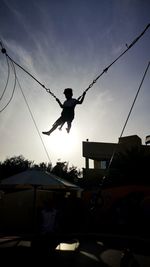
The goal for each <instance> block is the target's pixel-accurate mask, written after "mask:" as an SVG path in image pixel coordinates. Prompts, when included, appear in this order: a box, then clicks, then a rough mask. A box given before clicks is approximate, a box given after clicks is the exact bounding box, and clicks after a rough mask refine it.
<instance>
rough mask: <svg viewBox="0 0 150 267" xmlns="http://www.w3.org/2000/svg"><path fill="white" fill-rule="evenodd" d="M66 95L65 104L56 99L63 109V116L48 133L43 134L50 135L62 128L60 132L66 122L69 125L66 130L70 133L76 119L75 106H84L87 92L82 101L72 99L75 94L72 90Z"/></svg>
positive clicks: (66, 90)
mask: <svg viewBox="0 0 150 267" xmlns="http://www.w3.org/2000/svg"><path fill="white" fill-rule="evenodd" d="M64 94H65V97H66V100H65V102H64V103H63V104H62V103H61V102H60V100H59V99H58V98H56V101H57V102H58V104H59V105H60V107H61V108H62V109H63V110H62V112H61V116H60V117H59V119H58V120H57V121H55V123H54V124H53V126H52V128H51V129H50V130H49V131H47V132H42V133H43V134H46V135H50V134H51V133H52V132H53V131H54V130H55V129H56V128H57V127H58V126H60V127H59V130H61V129H62V127H63V125H64V124H65V122H66V123H67V128H66V130H67V132H68V133H69V132H70V129H71V123H72V121H73V119H74V115H75V113H74V109H75V106H76V105H77V104H82V102H83V100H84V97H85V94H86V92H84V93H83V95H82V97H81V99H80V100H79V98H78V99H75V98H72V96H73V92H72V89H71V88H66V89H65V90H64Z"/></svg>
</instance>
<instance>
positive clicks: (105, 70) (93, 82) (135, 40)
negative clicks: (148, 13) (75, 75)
mask: <svg viewBox="0 0 150 267" xmlns="http://www.w3.org/2000/svg"><path fill="white" fill-rule="evenodd" d="M149 27H150V24H148V25H147V26H146V28H145V29H144V31H143V32H142V33H141V34H140V35H139V36H138V37H137V38H135V39H134V41H133V42H132V43H131V44H130V45H129V46H128V45H127V49H126V50H125V51H124V52H122V53H121V54H120V55H119V56H118V57H117V58H116V59H115V60H114V61H113V62H112V63H111V64H110V65H108V66H107V67H106V68H105V69H104V70H103V71H102V72H101V73H100V74H99V75H98V76H97V77H96V78H95V79H94V80H93V81H92V83H91V84H90V85H89V86H88V87H87V88H86V89H85V90H84V92H83V94H84V93H86V92H87V91H88V90H89V89H90V88H91V87H92V86H93V85H94V84H95V83H96V82H97V80H98V79H99V78H100V77H101V76H102V75H103V74H104V73H106V72H107V71H108V69H109V68H110V67H111V66H112V65H113V64H114V63H115V62H116V61H117V60H118V59H120V58H121V57H122V56H123V55H124V54H125V53H126V52H127V51H128V50H129V49H130V48H131V47H132V46H133V45H135V44H136V42H137V41H138V40H139V39H140V38H141V37H142V36H143V35H144V33H145V32H146V31H147V29H148V28H149ZM83 94H82V95H83ZM82 95H81V96H79V98H78V99H80V98H81V97H82Z"/></svg>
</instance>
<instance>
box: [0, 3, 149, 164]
mask: <svg viewBox="0 0 150 267" xmlns="http://www.w3.org/2000/svg"><path fill="white" fill-rule="evenodd" d="M149 23H150V1H149V0H30V1H28V0H26V1H20V0H0V39H1V40H2V41H3V44H4V46H5V48H6V50H7V53H8V55H9V56H10V57H11V58H13V59H14V60H15V61H16V62H17V63H19V64H20V65H21V66H23V67H24V68H25V69H26V70H28V71H29V72H30V73H31V74H32V75H34V76H35V77H36V78H37V79H38V80H39V81H41V83H43V84H44V85H45V86H46V87H47V88H50V89H51V91H52V92H53V93H54V94H55V95H56V96H57V97H58V98H59V99H60V100H61V101H62V102H63V101H64V100H65V98H64V95H63V90H64V88H66V87H71V88H73V93H74V97H75V98H77V97H78V96H80V95H81V94H82V93H83V91H84V90H85V89H86V88H87V87H88V86H89V84H90V83H91V82H92V81H93V79H94V78H96V77H97V76H98V75H99V74H100V73H101V72H102V71H103V69H104V68H105V67H106V66H108V65H109V64H110V63H111V62H112V61H113V60H114V59H115V58H117V57H118V56H119V55H120V54H121V53H122V52H123V51H124V50H125V49H126V44H130V43H131V42H132V41H133V40H134V39H135V38H136V37H137V36H138V35H139V34H140V33H141V32H142V31H143V30H144V29H145V27H146V26H147V25H148V24H149ZM149 60H150V28H149V29H148V30H147V31H146V33H145V34H144V35H143V37H142V38H141V39H140V40H139V41H138V42H137V43H136V44H135V45H134V46H133V47H132V48H131V49H130V50H129V51H128V52H127V53H125V54H124V56H123V57H121V59H119V60H118V61H117V62H116V63H115V64H114V65H113V66H112V67H111V68H110V69H109V71H108V72H107V73H105V74H104V75H102V76H101V78H100V79H99V80H98V81H97V83H96V84H95V85H94V86H93V87H92V88H91V89H90V90H89V91H88V93H87V94H86V97H85V101H84V103H83V104H82V105H78V106H77V107H76V112H75V113H76V114H75V119H74V121H73V124H72V128H71V132H70V133H69V134H68V133H67V132H66V129H65V128H66V127H63V129H62V131H59V130H58V129H57V130H56V131H55V132H53V133H52V134H51V136H45V135H42V131H46V130H49V129H50V128H51V126H52V124H53V123H54V122H55V120H56V119H57V118H58V117H59V116H60V113H61V108H60V107H59V105H58V103H57V102H56V101H55V99H54V98H53V97H52V96H51V95H49V94H48V93H47V92H46V91H45V89H43V88H42V87H41V86H40V85H39V84H38V83H36V82H35V81H34V80H33V79H31V77H29V76H28V75H27V74H26V73H25V72H23V71H22V70H20V69H19V68H18V67H16V72H17V77H18V80H19V83H20V85H21V88H22V90H23V93H24V95H25V97H26V99H27V103H28V105H29V107H30V110H31V112H32V115H33V117H34V120H35V123H36V125H37V128H38V130H39V132H40V134H41V138H42V140H43V143H44V145H45V148H46V149H47V152H48V154H49V158H50V160H51V162H52V164H53V165H55V163H56V162H57V161H58V160H61V161H68V162H69V165H70V166H72V165H74V166H77V167H78V168H82V167H84V158H83V157H82V141H85V140H86V139H87V138H88V139H89V141H92V142H114V143H116V142H118V138H119V136H120V134H121V131H122V128H123V126H124V123H125V120H126V118H127V115H128V112H129V110H130V108H131V105H132V102H133V100H134V97H135V94H136V92H137V90H138V88H139V85H140V83H141V80H142V77H143V74H144V72H145V69H146V67H147V65H148V62H149ZM10 68H11V66H10ZM7 74H8V69H7V62H6V58H5V56H4V55H3V54H2V53H0V96H1V94H2V92H3V90H4V87H5V84H6V80H7ZM149 84H150V69H149V70H148V72H147V75H146V77H145V80H144V83H143V85H142V88H141V90H140V93H139V96H138V98H137V101H136V103H135V106H134V108H133V111H132V113H131V116H130V119H129V121H128V124H127V126H126V128H125V131H124V134H123V136H128V135H135V134H136V135H138V136H139V137H141V139H142V143H143V144H144V143H145V136H146V135H149V134H150V111H149V107H150V104H149V103H150V86H149ZM13 86H14V75H13V70H12V69H11V73H10V79H9V83H8V87H7V90H6V92H5V95H4V96H3V98H2V99H1V100H0V110H1V109H2V108H3V107H4V106H5V105H6V104H7V102H8V101H9V99H10V97H11V94H12V91H13ZM18 155H23V156H24V157H25V158H27V159H29V160H33V161H34V162H35V163H39V162H43V161H44V162H48V157H47V154H46V152H45V150H44V147H43V144H42V142H41V139H40V137H39V134H38V132H37V129H36V127H35V125H34V123H33V118H32V117H31V115H30V113H29V110H28V107H27V105H26V103H25V100H24V98H23V96H22V93H21V90H20V88H19V86H18V84H17V86H16V89H15V92H14V96H13V98H12V101H11V102H10V104H9V105H8V106H7V108H5V110H4V111H3V112H1V113H0V161H3V160H5V159H6V158H7V157H12V156H18Z"/></svg>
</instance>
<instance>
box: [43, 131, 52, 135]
mask: <svg viewBox="0 0 150 267" xmlns="http://www.w3.org/2000/svg"><path fill="white" fill-rule="evenodd" d="M42 134H46V135H50V132H42Z"/></svg>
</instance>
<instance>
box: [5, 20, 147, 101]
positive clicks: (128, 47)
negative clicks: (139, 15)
mask: <svg viewBox="0 0 150 267" xmlns="http://www.w3.org/2000/svg"><path fill="white" fill-rule="evenodd" d="M149 27H150V24H148V25H147V26H146V28H145V29H144V30H143V31H142V33H141V34H140V35H139V36H138V37H136V38H135V39H134V40H133V41H132V43H131V44H130V45H129V46H128V45H127V49H126V50H125V51H124V52H122V53H121V54H120V55H119V56H118V57H117V58H116V59H115V60H114V61H113V62H112V63H111V64H110V65H108V66H107V67H106V68H105V69H104V70H103V71H102V72H101V73H100V74H99V75H98V76H97V77H96V78H95V79H94V80H93V81H92V83H91V84H90V85H89V86H88V87H87V88H86V89H85V90H84V91H83V94H84V93H86V92H87V91H88V90H89V89H90V88H91V87H92V86H93V85H94V84H95V83H96V82H97V80H98V79H99V78H100V77H101V76H102V75H103V74H104V73H106V72H107V71H108V69H109V68H110V67H111V66H112V65H113V64H114V63H115V62H116V61H117V60H118V59H120V58H121V57H122V56H123V55H124V54H125V53H126V52H127V51H128V50H129V49H130V48H131V47H132V46H133V45H135V44H136V43H137V42H138V40H139V39H140V38H141V37H142V36H143V35H144V33H145V32H146V31H147V29H148V28H149ZM0 45H1V47H2V49H1V51H2V53H4V54H6V56H7V57H8V58H9V59H10V60H11V61H12V62H13V63H14V64H15V65H17V66H18V67H19V68H21V69H22V70H23V71H25V72H26V73H27V74H28V75H29V76H30V77H31V78H33V79H34V80H35V81H36V82H37V83H39V84H40V85H41V86H42V87H43V88H44V89H45V90H46V91H47V92H48V93H49V94H51V95H52V96H53V97H54V98H55V99H56V96H55V95H54V94H53V93H52V92H51V90H50V89H48V88H46V87H45V85H44V84H42V83H41V82H40V81H39V80H38V79H36V78H35V77H34V76H33V75H32V74H31V73H30V72H29V71H27V70H26V69H24V68H23V67H22V66H21V65H19V64H18V63H17V62H15V61H14V60H13V59H12V58H11V57H10V56H9V55H8V54H7V52H6V49H5V48H4V47H3V44H2V42H1V41H0ZM83 94H82V95H81V96H79V98H78V99H80V98H81V97H82V96H83Z"/></svg>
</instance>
